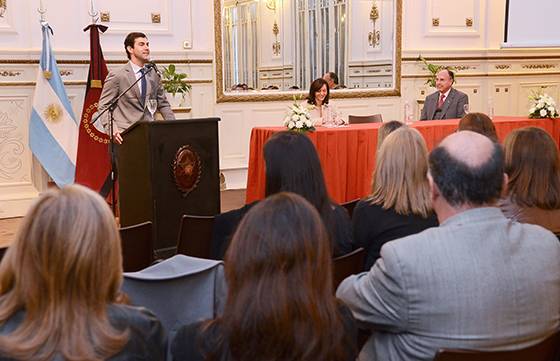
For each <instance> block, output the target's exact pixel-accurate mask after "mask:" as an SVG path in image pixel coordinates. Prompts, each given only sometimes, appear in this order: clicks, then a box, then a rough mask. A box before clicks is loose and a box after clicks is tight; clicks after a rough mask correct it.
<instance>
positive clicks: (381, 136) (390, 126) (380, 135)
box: [377, 120, 405, 150]
mask: <svg viewBox="0 0 560 361" xmlns="http://www.w3.org/2000/svg"><path fill="white" fill-rule="evenodd" d="M403 125H405V124H404V123H402V122H399V121H397V120H391V121H388V122H386V123H383V124H382V125H381V126H380V127H379V129H378V130H377V149H378V150H379V148H381V143H383V141H384V140H385V138H387V136H388V135H389V134H391V133H392V132H394V131H395V130H397V129H399V128H400V127H402V126H403Z"/></svg>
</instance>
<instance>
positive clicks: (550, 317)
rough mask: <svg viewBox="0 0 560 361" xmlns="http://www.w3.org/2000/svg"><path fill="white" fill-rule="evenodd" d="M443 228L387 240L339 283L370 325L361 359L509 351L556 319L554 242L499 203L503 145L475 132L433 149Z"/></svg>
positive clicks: (418, 359) (558, 278) (537, 337)
mask: <svg viewBox="0 0 560 361" xmlns="http://www.w3.org/2000/svg"><path fill="white" fill-rule="evenodd" d="M428 178H429V181H430V188H431V198H432V206H433V209H434V211H435V213H436V214H437V217H438V220H439V224H440V225H439V227H432V228H428V229H427V230H425V231H423V232H421V233H418V234H415V235H411V236H408V237H405V238H400V239H397V240H394V241H391V242H388V243H385V245H383V247H382V248H381V258H379V259H378V260H377V262H376V263H375V264H374V266H373V267H372V268H371V270H370V271H369V272H364V273H361V274H359V275H354V276H350V277H348V278H347V279H345V280H344V281H343V282H342V283H341V284H340V286H339V287H338V290H337V292H336V295H337V297H338V298H340V299H341V300H342V301H344V302H345V303H346V305H347V306H348V307H349V308H350V310H351V311H352V313H353V315H354V317H355V318H356V320H357V321H358V322H361V323H362V325H364V326H367V327H369V328H371V329H373V330H374V331H375V332H374V333H373V336H371V337H370V339H369V340H368V343H367V344H366V345H365V346H364V349H363V350H362V354H361V355H360V356H361V357H360V360H376V361H381V360H383V361H400V360H407V361H431V360H433V359H434V356H435V355H436V352H437V351H438V349H440V348H453V349H475V350H511V349H518V348H524V347H528V346H532V345H534V344H537V343H539V342H540V341H542V340H544V339H545V338H546V337H548V336H550V335H552V334H553V333H554V332H556V331H557V330H558V327H559V326H560V322H559V321H560V262H558V259H559V258H560V243H559V242H558V239H557V238H556V237H555V236H554V234H553V233H552V232H550V231H548V230H546V229H544V228H542V227H539V226H535V225H532V224H523V223H517V222H512V221H510V220H509V219H507V218H506V217H505V216H504V215H503V214H502V213H501V211H500V209H499V208H497V207H496V201H497V200H498V199H499V198H500V195H501V193H502V189H503V187H504V186H505V184H507V180H508V178H507V175H505V174H504V154H503V151H502V149H501V146H500V145H499V144H497V143H494V142H492V141H491V140H490V139H489V138H487V137H485V136H483V135H481V134H478V133H474V132H471V131H460V132H457V133H453V134H452V135H450V136H448V137H447V138H445V139H444V140H443V141H442V142H441V143H440V145H439V146H438V147H437V148H435V149H434V150H433V151H432V153H431V154H430V158H429V173H428Z"/></svg>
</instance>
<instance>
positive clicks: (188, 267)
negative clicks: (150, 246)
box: [122, 255, 227, 359]
mask: <svg viewBox="0 0 560 361" xmlns="http://www.w3.org/2000/svg"><path fill="white" fill-rule="evenodd" d="M122 291H123V292H124V293H125V294H126V295H127V296H128V298H129V301H130V302H131V304H132V305H134V306H142V307H146V308H148V309H150V310H151V311H152V312H154V313H155V315H156V316H157V317H158V319H159V320H160V321H161V323H162V325H163V327H164V328H165V330H166V332H167V334H168V340H169V342H171V341H172V340H173V339H174V337H175V334H176V332H177V330H178V329H179V328H180V327H181V326H183V325H187V324H191V323H193V322H198V321H202V320H207V319H213V318H215V317H216V316H218V315H220V314H221V313H222V312H223V307H224V304H225V299H226V293H227V289H226V283H225V277H224V267H223V262H221V261H214V260H208V259H201V258H194V257H187V256H184V255H175V256H173V257H171V258H168V259H166V260H164V261H161V262H160V263H157V264H154V265H153V266H150V267H148V268H145V269H143V270H142V271H140V272H130V273H125V274H124V281H123V285H122ZM169 359H171V358H169Z"/></svg>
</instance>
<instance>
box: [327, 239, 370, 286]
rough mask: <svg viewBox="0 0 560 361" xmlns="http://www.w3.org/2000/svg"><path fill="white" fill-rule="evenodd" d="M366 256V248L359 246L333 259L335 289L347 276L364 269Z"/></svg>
mask: <svg viewBox="0 0 560 361" xmlns="http://www.w3.org/2000/svg"><path fill="white" fill-rule="evenodd" d="M365 256H366V251H365V249H363V248H358V249H356V250H354V251H352V252H350V253H347V254H345V255H343V256H340V257H337V258H335V259H333V285H334V289H335V290H336V288H337V287H338V285H339V284H340V282H342V281H343V280H344V279H345V278H346V277H348V276H350V275H353V274H357V273H360V272H362V271H363V269H364V258H365Z"/></svg>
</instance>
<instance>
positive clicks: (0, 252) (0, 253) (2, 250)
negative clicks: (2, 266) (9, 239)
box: [0, 247, 8, 261]
mask: <svg viewBox="0 0 560 361" xmlns="http://www.w3.org/2000/svg"><path fill="white" fill-rule="evenodd" d="M7 250H8V247H2V248H0V261H2V259H3V258H4V255H5V254H6V251H7Z"/></svg>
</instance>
